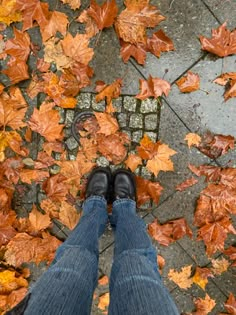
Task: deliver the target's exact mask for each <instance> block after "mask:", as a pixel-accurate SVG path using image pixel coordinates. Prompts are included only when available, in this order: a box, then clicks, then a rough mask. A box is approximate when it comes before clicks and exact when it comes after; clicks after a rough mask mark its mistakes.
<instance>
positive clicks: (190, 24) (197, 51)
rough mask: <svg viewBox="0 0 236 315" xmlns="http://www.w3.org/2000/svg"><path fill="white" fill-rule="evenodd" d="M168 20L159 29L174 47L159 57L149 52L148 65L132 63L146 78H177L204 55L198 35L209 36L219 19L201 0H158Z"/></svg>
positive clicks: (159, 6) (171, 79) (170, 80)
mask: <svg viewBox="0 0 236 315" xmlns="http://www.w3.org/2000/svg"><path fill="white" fill-rule="evenodd" d="M152 4H154V5H157V6H158V8H159V9H160V11H161V13H162V15H164V16H165V17H166V20H165V21H163V22H161V23H160V25H159V26H158V27H157V29H160V28H161V29H163V30H164V32H165V33H166V34H167V36H169V37H170V38H171V39H172V41H173V43H174V46H175V51H171V52H167V53H162V54H161V57H160V58H159V59H158V58H157V57H155V56H154V55H151V54H148V55H147V60H146V64H145V67H142V66H140V65H137V64H136V62H135V61H132V63H133V64H135V65H136V67H137V68H138V69H139V71H141V72H142V74H143V75H144V76H145V77H146V78H147V77H148V76H149V75H150V74H151V75H152V76H154V77H156V76H158V77H161V78H163V77H164V78H165V80H167V81H169V82H174V81H175V80H176V79H177V78H178V77H179V76H180V75H181V74H182V73H183V72H185V71H186V70H187V69H188V68H189V67H191V66H192V65H193V64H194V63H195V62H197V60H199V59H200V58H201V57H202V56H204V52H203V51H202V50H201V45H200V42H199V39H198V37H199V35H202V34H203V35H205V36H210V34H211V29H212V28H216V27H218V22H217V20H216V19H215V17H214V16H213V15H212V14H211V12H210V11H209V10H208V9H207V8H206V6H204V5H203V3H202V2H201V0H196V1H188V0H184V1H166V0H159V1H157V0H155V1H152Z"/></svg>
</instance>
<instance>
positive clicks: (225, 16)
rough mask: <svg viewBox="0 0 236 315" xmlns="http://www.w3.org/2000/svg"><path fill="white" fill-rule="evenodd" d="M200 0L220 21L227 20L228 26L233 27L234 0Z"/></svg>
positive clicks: (235, 4)
mask: <svg viewBox="0 0 236 315" xmlns="http://www.w3.org/2000/svg"><path fill="white" fill-rule="evenodd" d="M202 2H203V3H204V4H205V5H206V6H207V7H208V8H209V9H210V10H211V12H212V13H213V14H214V15H215V17H216V18H217V19H218V20H219V22H220V23H224V22H227V25H228V27H230V28H235V12H236V2H235V0H227V1H220V0H202Z"/></svg>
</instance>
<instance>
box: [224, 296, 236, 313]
mask: <svg viewBox="0 0 236 315" xmlns="http://www.w3.org/2000/svg"><path fill="white" fill-rule="evenodd" d="M225 309H226V311H227V312H228V314H232V315H235V314H236V299H235V297H234V295H233V294H232V293H230V294H229V297H228V300H227V301H226V302H225Z"/></svg>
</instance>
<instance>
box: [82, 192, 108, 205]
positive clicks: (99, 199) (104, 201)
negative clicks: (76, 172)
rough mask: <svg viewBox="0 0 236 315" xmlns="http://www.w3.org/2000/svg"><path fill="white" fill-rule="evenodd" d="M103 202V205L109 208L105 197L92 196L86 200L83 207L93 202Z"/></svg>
mask: <svg viewBox="0 0 236 315" xmlns="http://www.w3.org/2000/svg"><path fill="white" fill-rule="evenodd" d="M96 200H98V201H102V202H103V205H104V206H105V207H106V206H107V200H106V199H105V198H104V197H103V196H97V195H94V196H90V197H88V198H87V199H85V200H84V203H83V206H84V205H85V204H87V203H89V202H92V201H96Z"/></svg>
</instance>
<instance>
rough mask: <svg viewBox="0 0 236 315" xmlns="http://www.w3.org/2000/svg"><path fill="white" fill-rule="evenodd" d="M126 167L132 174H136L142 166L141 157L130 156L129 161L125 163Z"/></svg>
mask: <svg viewBox="0 0 236 315" xmlns="http://www.w3.org/2000/svg"><path fill="white" fill-rule="evenodd" d="M125 165H126V167H127V168H129V169H130V170H131V171H132V172H134V171H135V170H136V168H137V167H138V166H139V165H142V159H141V157H140V156H138V155H136V154H130V155H129V156H128V158H127V160H126V161H125Z"/></svg>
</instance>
